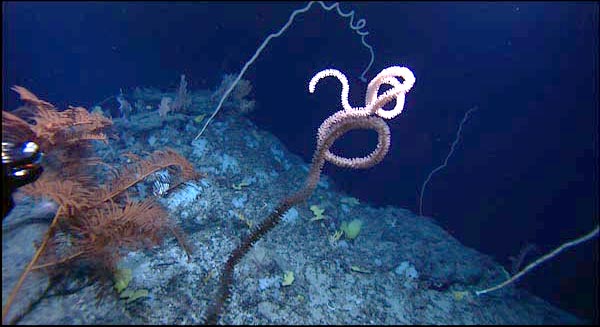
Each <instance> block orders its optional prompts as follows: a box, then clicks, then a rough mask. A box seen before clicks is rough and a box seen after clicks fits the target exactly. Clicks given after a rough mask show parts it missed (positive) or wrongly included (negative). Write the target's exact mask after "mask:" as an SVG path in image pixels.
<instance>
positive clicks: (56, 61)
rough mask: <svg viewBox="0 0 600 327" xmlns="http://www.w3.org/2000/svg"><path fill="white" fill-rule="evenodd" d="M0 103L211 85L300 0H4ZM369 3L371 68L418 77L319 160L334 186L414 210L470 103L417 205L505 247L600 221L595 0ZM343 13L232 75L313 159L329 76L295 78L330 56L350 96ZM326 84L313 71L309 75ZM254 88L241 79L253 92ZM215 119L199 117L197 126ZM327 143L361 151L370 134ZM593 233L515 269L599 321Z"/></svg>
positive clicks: (479, 243)
mask: <svg viewBox="0 0 600 327" xmlns="http://www.w3.org/2000/svg"><path fill="white" fill-rule="evenodd" d="M2 6H3V7H2V10H3V13H2V16H3V26H2V27H3V41H2V42H3V47H2V51H3V60H2V78H3V84H2V91H3V97H2V101H3V109H14V108H16V107H17V106H18V105H19V102H18V99H17V97H16V95H15V94H14V93H12V92H11V91H10V90H9V88H10V86H12V85H15V84H17V85H22V86H25V87H27V88H29V89H30V90H32V91H33V92H34V93H36V94H37V95H38V96H39V97H40V98H42V99H45V100H47V101H50V102H52V103H54V104H55V105H57V106H58V107H66V105H67V104H70V105H82V106H85V107H90V106H92V105H93V104H94V103H97V102H99V101H100V100H102V99H104V98H106V97H107V96H110V95H113V94H117V93H118V92H119V88H123V89H124V90H132V89H133V88H134V87H136V86H156V87H159V88H162V89H164V90H166V89H175V88H176V87H177V85H178V83H179V75H180V74H181V73H185V74H186V75H187V77H188V83H189V88H190V89H191V90H197V89H207V88H211V89H214V88H215V87H216V86H217V85H218V84H219V83H220V81H221V76H222V74H224V73H237V72H239V70H240V69H241V68H242V66H243V65H244V63H245V62H246V61H247V60H248V59H249V58H250V57H251V56H252V55H253V54H254V51H255V50H256V48H257V47H258V46H259V45H260V44H261V43H262V41H263V40H264V38H265V37H266V36H267V35H268V34H269V33H273V32H276V31H277V30H278V29H279V28H280V27H281V26H282V25H283V24H284V23H285V22H286V21H287V19H288V17H289V15H290V13H291V12H292V11H293V10H294V9H298V8H300V7H302V6H304V3H300V2H286V3H232V2H226V3H208V4H207V3H191V2H184V3H160V2H158V3H154V2H153V3H143V2H136V3H127V2H98V3H93V2H85V3H77V2H65V3H27V2H19V3H16V2H3V5H2ZM342 9H343V10H344V11H345V12H347V11H350V10H355V12H356V15H357V16H358V17H357V18H365V19H366V20H367V24H366V27H365V28H364V30H367V31H369V33H370V34H369V35H368V36H367V37H366V40H367V42H369V43H370V44H371V45H372V46H373V48H374V50H375V62H374V64H373V67H372V68H371V70H369V72H367V77H368V78H369V79H370V78H372V77H373V76H375V74H376V73H378V72H379V71H380V70H381V69H383V68H385V67H388V66H391V65H401V66H407V67H410V68H411V70H412V71H413V72H414V74H415V76H416V78H417V83H416V84H415V87H414V88H413V90H412V91H411V92H410V93H409V94H408V96H407V103H406V107H405V111H404V112H403V114H402V115H401V116H399V117H397V118H395V119H394V120H392V121H390V122H389V124H390V126H391V129H392V148H391V150H390V153H389V154H388V156H387V157H386V158H385V160H384V161H383V162H382V163H381V164H379V165H378V166H376V167H374V168H373V169H369V170H366V171H350V170H342V169H340V168H338V167H332V166H326V168H325V173H326V174H328V175H329V176H332V177H333V178H334V180H335V181H336V183H337V184H338V185H339V186H340V188H341V189H342V190H344V191H345V192H348V193H350V194H352V195H354V196H356V197H358V198H360V199H361V201H362V202H369V203H371V204H375V205H395V206H400V207H404V208H408V209H411V210H413V211H418V198H419V195H418V192H419V189H420V187H421V185H422V183H423V181H424V179H425V178H426V177H427V175H428V174H429V172H430V171H431V170H432V169H434V168H435V167H437V166H438V165H440V164H441V163H442V162H443V160H444V158H445V157H446V155H447V153H448V151H449V148H450V144H451V143H452V142H453V140H454V138H455V133H456V130H457V128H458V125H459V123H460V121H461V120H462V118H463V115H464V113H465V112H466V111H467V110H468V109H470V108H471V107H473V106H478V108H479V109H478V110H477V111H476V112H474V113H473V115H472V116H471V118H470V119H469V120H468V121H467V123H466V124H465V126H464V128H463V134H462V135H463V137H462V139H461V142H460V143H459V146H458V147H457V149H456V152H455V153H454V155H453V156H452V157H451V158H450V161H449V164H448V166H447V167H446V168H445V169H444V170H442V171H441V172H439V173H438V174H436V175H434V177H433V178H432V180H431V182H430V183H429V185H428V187H427V191H426V193H425V196H424V214H425V215H428V216H432V217H434V218H435V219H436V220H437V221H438V222H439V223H440V224H441V225H442V226H444V227H445V228H446V229H447V230H449V231H450V232H451V233H452V234H453V235H454V236H455V237H456V238H457V239H458V240H460V241H461V242H462V243H464V244H465V245H468V246H470V247H473V248H476V249H478V250H479V251H481V252H484V253H487V254H489V255H491V256H493V257H494V258H495V259H496V260H497V261H498V262H501V263H503V264H505V265H506V266H509V265H510V262H509V260H508V258H509V256H514V255H516V254H517V253H518V252H519V250H520V249H521V248H522V247H524V246H525V244H527V243H534V244H536V245H537V246H538V249H539V250H538V252H536V253H535V254H534V255H535V257H537V256H540V255H541V254H543V253H545V252H548V251H549V250H551V249H553V248H554V247H556V246H558V245H559V244H561V243H562V242H565V241H567V240H570V239H573V238H575V237H577V236H580V235H582V234H584V233H586V232H587V231H589V230H591V229H592V228H593V227H594V226H595V225H596V224H597V223H598V172H597V171H598V137H597V129H598V4H597V3H593V2H582V3H576V2H568V3H567V2H552V3H544V2H532V3H525V2H517V3H509V2H487V3H478V2H464V3H455V2H440V3H434V2H427V3H393V2H392V3H384V2H378V3H368V4H367V3H361V2H352V3H344V4H343V5H342ZM347 26H348V20H347V19H344V18H341V17H339V16H338V15H337V14H335V13H334V12H326V11H324V10H322V9H321V7H320V6H318V5H315V6H313V8H312V9H311V10H310V11H309V12H307V13H305V14H302V15H300V16H298V17H297V20H296V21H295V22H294V24H293V25H292V26H291V28H290V29H288V31H287V32H286V33H285V34H284V35H283V36H282V37H280V38H277V39H274V40H273V41H272V42H271V43H270V44H269V45H268V46H267V48H266V49H265V51H264V52H263V53H262V55H261V56H260V57H259V58H258V60H257V61H256V62H255V64H254V65H253V66H252V67H251V68H250V69H249V71H248V72H247V74H246V75H245V76H244V78H246V79H248V80H250V81H251V82H252V84H253V86H254V91H253V97H254V98H255V99H256V101H257V108H256V110H255V111H254V112H252V113H251V114H250V118H251V119H252V120H253V121H254V122H255V123H256V124H258V125H259V126H260V127H261V128H264V129H266V130H268V131H270V132H272V133H274V134H275V135H276V136H278V137H279V138H280V139H281V140H282V141H283V142H284V143H285V145H286V146H287V147H288V148H289V149H290V150H291V151H292V152H294V153H297V154H299V155H301V156H302V157H303V158H304V159H305V160H306V161H307V162H308V161H310V158H311V156H312V152H313V150H314V145H315V133H316V130H317V128H318V126H319V125H320V124H321V122H322V121H323V120H324V119H325V118H326V117H327V116H329V115H330V114H331V113H333V112H334V111H336V110H339V109H340V105H339V84H338V83H337V82H335V81H333V80H332V81H331V82H330V81H327V82H326V81H323V82H321V83H319V86H318V88H317V92H316V93H315V94H314V95H311V94H309V93H308V91H307V83H308V81H309V80H310V78H311V77H312V76H313V75H314V74H315V73H316V72H318V71H320V70H322V69H325V68H337V69H339V70H341V71H343V72H345V73H346V75H347V76H348V78H349V80H350V84H351V85H350V102H351V104H354V105H359V104H361V102H363V101H364V99H363V97H364V90H365V87H366V85H365V83H363V82H361V81H360V80H359V79H358V77H359V76H360V74H361V73H362V72H363V69H364V68H365V67H366V65H367V64H368V62H369V59H370V55H369V52H368V50H367V49H366V48H364V47H363V46H362V45H361V43H360V38H359V36H357V35H356V33H355V32H353V31H352V30H350V29H349V28H348V27H347ZM321 84H322V85H321ZM251 97H252V96H251ZM209 128H210V127H209ZM355 134H356V135H353V136H351V137H345V138H344V139H342V140H340V142H339V143H338V144H336V148H337V149H338V150H339V151H341V152H344V153H347V154H361V153H364V152H365V151H368V150H365V149H366V148H369V147H370V146H372V145H373V140H374V137H372V135H369V134H367V133H365V135H360V134H361V133H355ZM597 248H598V241H597V239H596V240H594V241H593V242H589V243H586V244H584V245H581V246H579V247H578V248H576V249H573V250H570V251H568V252H566V253H564V254H562V255H561V256H560V257H558V258H556V259H554V260H553V261H551V262H549V263H546V264H544V265H543V266H541V267H539V268H538V269H537V270H534V271H533V272H532V273H530V274H529V275H528V276H526V277H525V278H524V279H523V280H522V281H521V282H520V283H519V286H520V287H523V288H526V289H528V290H530V291H531V292H533V293H534V294H536V295H538V296H540V297H543V298H544V299H546V300H548V301H550V302H551V303H553V304H555V305H557V306H559V307H561V308H563V309H566V310H568V311H570V312H572V313H575V314H577V315H579V316H581V317H584V318H588V319H591V320H593V321H595V322H597V319H598V314H597V312H596V307H597V305H598V267H597V266H598V250H597Z"/></svg>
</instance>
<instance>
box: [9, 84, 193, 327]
mask: <svg viewBox="0 0 600 327" xmlns="http://www.w3.org/2000/svg"><path fill="white" fill-rule="evenodd" d="M12 89H13V90H14V91H16V92H17V93H19V95H20V96H21V99H22V100H23V101H24V102H25V103H26V106H25V107H21V108H19V109H17V110H16V111H14V112H13V113H10V112H6V111H3V112H2V129H3V134H6V135H12V136H13V137H18V138H21V139H23V138H27V139H31V140H33V141H35V142H36V143H38V144H39V145H40V148H41V149H42V150H43V151H45V153H46V156H47V157H46V158H45V166H44V168H45V172H44V174H43V175H42V176H41V177H40V178H39V179H38V180H37V181H36V182H35V183H33V184H30V185H26V186H24V187H22V188H21V189H20V190H22V191H23V192H24V193H25V194H28V195H30V196H34V197H46V198H50V199H52V200H53V201H55V202H56V203H57V204H58V210H57V212H56V214H55V216H54V219H53V221H52V223H51V224H50V227H49V228H48V231H47V232H46V234H45V235H44V238H43V240H42V242H41V243H40V245H39V247H38V248H37V251H36V253H35V255H34V257H33V258H32V259H31V261H30V262H29V264H28V265H27V267H26V268H25V270H24V271H23V273H22V275H21V277H20V279H19V280H18V282H17V284H16V285H15V287H14V288H13V290H12V292H11V294H10V295H9V298H8V299H7V301H6V304H5V305H4V307H3V309H2V321H3V323H6V319H7V315H8V312H9V309H10V306H11V304H12V303H13V301H14V299H15V296H16V295H17V293H18V291H19V289H20V287H21V286H22V284H23V282H24V280H25V278H26V276H27V275H28V273H29V272H31V271H32V270H35V269H44V270H45V271H46V272H48V273H50V274H51V275H52V276H57V275H60V274H62V273H66V272H70V271H72V270H75V269H76V267H86V269H87V271H89V272H90V273H91V274H92V275H94V276H93V277H95V278H96V279H97V280H104V281H108V282H110V281H112V276H113V273H114V271H115V269H116V263H117V261H118V260H119V258H120V256H121V255H122V253H123V250H131V249H139V248H144V247H150V246H154V245H157V244H159V243H160V242H161V241H162V239H163V238H164V236H165V235H166V234H168V233H172V234H174V235H175V236H176V238H177V241H178V242H180V244H181V245H182V246H183V247H184V249H185V250H186V252H187V253H188V256H189V246H188V245H187V244H186V242H185V240H184V238H183V235H181V233H180V232H178V230H179V229H178V228H177V226H175V225H174V224H173V223H171V221H170V220H169V219H168V218H167V213H166V212H165V210H164V209H163V208H162V207H161V206H160V205H159V204H158V203H157V202H155V201H154V199H152V198H150V199H146V200H144V201H141V202H132V201H131V200H130V197H129V195H128V194H127V191H128V189H129V188H130V187H131V186H133V185H135V184H136V183H138V182H140V181H142V180H144V179H145V178H146V177H148V176H149V175H151V174H153V173H154V172H157V171H159V170H162V169H168V170H170V172H171V175H172V176H175V179H174V182H173V183H171V185H170V187H171V188H173V187H176V186H177V185H178V184H180V183H182V182H185V181H187V180H190V179H196V178H198V177H200V175H199V174H198V173H197V172H196V171H195V170H194V168H193V166H192V165H191V164H190V163H189V162H188V161H187V160H186V159H185V158H183V157H182V156H181V155H179V154H178V153H177V152H175V151H174V150H172V149H166V150H164V151H156V152H154V153H151V154H149V155H148V156H147V158H145V159H142V158H140V157H138V156H136V155H133V154H127V155H126V156H127V157H128V159H130V161H131V163H130V164H128V165H127V166H125V167H120V168H115V167H112V166H110V165H108V164H107V163H104V162H102V161H101V160H100V159H98V158H95V157H93V156H92V154H93V151H91V149H92V143H91V141H93V140H100V141H104V142H107V136H106V134H105V132H106V128H107V127H109V126H110V125H112V121H111V120H110V119H108V118H106V117H104V116H102V115H100V114H97V113H89V112H88V111H87V110H86V109H85V108H81V107H69V108H68V109H66V110H63V111H59V110H57V109H56V108H55V107H54V106H53V105H52V104H50V103H49V102H46V101H44V100H40V99H38V98H37V96H35V95H34V94H33V93H32V92H30V91H29V90H27V89H25V88H24V87H21V86H14V87H13V88H12ZM7 137H8V136H7ZM3 138H4V136H3ZM106 167H108V169H109V171H110V172H111V173H112V178H108V179H107V180H106V181H104V184H100V180H99V179H98V178H97V176H99V175H100V176H105V175H107V174H106V173H105V172H106V170H104V171H102V170H101V169H105V168H106ZM102 172H104V173H102ZM65 236H68V239H69V242H64V240H65V239H67V237H65Z"/></svg>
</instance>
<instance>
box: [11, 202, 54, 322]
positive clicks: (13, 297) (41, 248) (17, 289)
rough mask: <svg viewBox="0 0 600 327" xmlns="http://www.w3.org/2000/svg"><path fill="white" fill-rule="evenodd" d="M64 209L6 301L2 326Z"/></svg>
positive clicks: (51, 225)
mask: <svg viewBox="0 0 600 327" xmlns="http://www.w3.org/2000/svg"><path fill="white" fill-rule="evenodd" d="M62 209H63V207H62V206H60V207H59V208H58V210H57V211H56V215H54V219H52V224H50V227H49V228H48V231H46V235H45V236H44V240H43V241H42V244H41V245H40V247H39V248H38V249H37V251H36V252H35V255H34V256H33V258H32V259H31V261H30V262H29V264H28V265H27V268H25V270H24V271H23V273H22V274H21V277H19V280H18V281H17V284H16V285H15V287H14V288H13V290H12V291H11V293H10V295H9V297H8V300H6V304H5V305H4V308H2V324H6V318H7V316H8V311H9V310H10V307H11V305H12V303H13V301H14V300H15V297H16V296H17V293H18V292H19V290H20V289H21V286H22V285H23V282H24V281H25V278H26V277H27V275H28V274H29V272H30V271H31V270H32V268H33V266H34V265H35V263H36V262H37V260H38V259H39V258H40V256H41V255H42V253H43V252H44V250H45V249H46V246H47V245H48V241H49V240H50V238H52V236H53V234H54V229H55V227H56V225H57V224H58V217H59V216H60V214H61V211H62Z"/></svg>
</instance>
